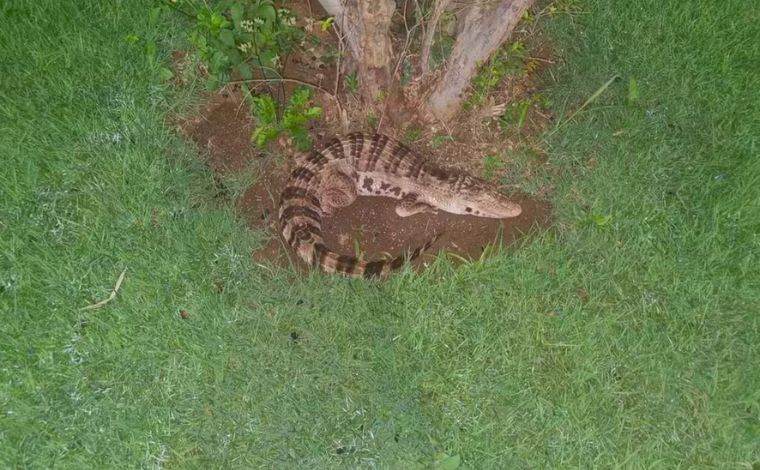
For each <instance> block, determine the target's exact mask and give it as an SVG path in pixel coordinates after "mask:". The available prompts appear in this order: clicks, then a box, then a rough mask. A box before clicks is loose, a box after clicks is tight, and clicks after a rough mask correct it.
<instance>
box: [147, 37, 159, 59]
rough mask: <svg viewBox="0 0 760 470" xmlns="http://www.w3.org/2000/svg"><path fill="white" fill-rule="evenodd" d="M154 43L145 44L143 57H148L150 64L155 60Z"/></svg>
mask: <svg viewBox="0 0 760 470" xmlns="http://www.w3.org/2000/svg"><path fill="white" fill-rule="evenodd" d="M156 51H157V48H156V43H155V42H154V41H146V42H145V55H146V56H147V57H148V62H150V63H151V64H152V63H153V62H155V60H156Z"/></svg>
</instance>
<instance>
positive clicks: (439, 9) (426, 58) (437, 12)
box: [420, 0, 451, 75]
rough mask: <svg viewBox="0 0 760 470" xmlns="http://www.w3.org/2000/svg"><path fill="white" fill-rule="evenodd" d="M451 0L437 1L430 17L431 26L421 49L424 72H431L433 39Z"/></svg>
mask: <svg viewBox="0 0 760 470" xmlns="http://www.w3.org/2000/svg"><path fill="white" fill-rule="evenodd" d="M449 3H451V0H439V1H437V2H435V5H434V6H433V14H432V15H431V17H430V26H429V27H428V29H427V31H426V32H425V39H423V41H422V50H421V51H420V55H421V56H422V57H421V58H420V67H421V68H422V74H423V75H424V74H426V73H428V72H430V52H431V50H432V49H433V41H434V40H435V30H436V28H437V27H438V22H439V21H440V20H441V15H443V12H444V11H446V8H448V6H449Z"/></svg>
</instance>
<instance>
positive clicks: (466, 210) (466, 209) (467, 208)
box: [464, 207, 472, 213]
mask: <svg viewBox="0 0 760 470" xmlns="http://www.w3.org/2000/svg"><path fill="white" fill-rule="evenodd" d="M464 211H465V212H467V213H470V212H472V207H465V208H464Z"/></svg>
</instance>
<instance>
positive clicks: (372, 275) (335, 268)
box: [312, 233, 441, 279]
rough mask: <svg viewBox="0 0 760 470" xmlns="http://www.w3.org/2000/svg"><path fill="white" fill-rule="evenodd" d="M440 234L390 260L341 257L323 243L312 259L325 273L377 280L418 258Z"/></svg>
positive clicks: (318, 245)
mask: <svg viewBox="0 0 760 470" xmlns="http://www.w3.org/2000/svg"><path fill="white" fill-rule="evenodd" d="M440 236H441V234H440V233H439V234H436V235H435V236H434V237H433V238H431V239H430V240H428V241H427V242H425V244H423V245H422V246H418V247H416V248H415V249H414V250H412V251H411V252H410V253H408V254H403V255H399V256H396V257H395V258H392V259H386V260H377V261H364V260H360V259H358V258H357V257H355V256H347V255H341V254H338V253H336V252H334V251H332V250H331V249H330V248H328V247H327V246H325V245H324V244H323V243H317V244H315V245H314V253H313V256H312V259H313V260H314V261H315V262H316V264H317V266H319V268H320V269H322V271H324V272H326V273H338V274H342V275H344V276H348V277H354V278H362V277H363V278H366V279H379V278H383V277H385V276H387V275H388V274H390V273H391V271H395V270H397V269H400V268H401V267H402V266H403V265H404V263H405V262H407V261H412V260H414V259H416V258H418V257H419V256H420V255H421V254H422V253H424V252H425V250H427V249H428V248H430V247H431V246H432V245H433V243H435V242H436V240H438V238H439V237H440Z"/></svg>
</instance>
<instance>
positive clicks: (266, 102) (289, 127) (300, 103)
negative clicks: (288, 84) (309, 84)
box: [251, 88, 322, 151]
mask: <svg viewBox="0 0 760 470" xmlns="http://www.w3.org/2000/svg"><path fill="white" fill-rule="evenodd" d="M311 97H312V96H311V90H309V89H308V88H298V89H297V90H296V91H295V92H294V93H293V96H291V97H290V100H289V101H288V103H287V104H286V105H285V107H284V109H283V112H282V117H280V118H278V117H277V104H276V103H275V101H274V99H273V98H272V97H271V96H270V95H260V96H252V97H251V112H252V113H253V116H254V117H255V119H256V122H257V125H256V127H255V128H254V129H253V133H252V134H251V140H252V141H253V142H254V143H255V144H256V145H257V146H258V147H260V148H263V147H265V146H266V145H267V144H268V143H269V142H271V141H273V140H276V139H277V138H278V137H280V136H281V135H282V134H286V135H288V136H290V137H291V138H292V139H293V143H294V144H295V145H296V147H297V148H298V150H301V151H307V150H309V149H311V137H309V131H308V129H307V128H306V123H307V122H309V121H310V120H312V119H315V118H317V117H319V115H320V114H322V108H320V107H319V106H309V103H310V101H311Z"/></svg>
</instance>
